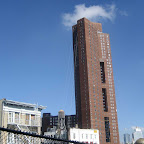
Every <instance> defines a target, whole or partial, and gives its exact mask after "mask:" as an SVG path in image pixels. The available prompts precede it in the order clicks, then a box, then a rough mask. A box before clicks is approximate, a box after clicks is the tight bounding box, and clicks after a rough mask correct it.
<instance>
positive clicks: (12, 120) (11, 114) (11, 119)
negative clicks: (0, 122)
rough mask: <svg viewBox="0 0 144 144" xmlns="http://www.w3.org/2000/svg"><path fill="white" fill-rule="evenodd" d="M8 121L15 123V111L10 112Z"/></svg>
mask: <svg viewBox="0 0 144 144" xmlns="http://www.w3.org/2000/svg"><path fill="white" fill-rule="evenodd" d="M8 122H9V123H13V122H14V119H13V112H9V114H8Z"/></svg>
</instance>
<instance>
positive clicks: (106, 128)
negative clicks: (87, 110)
mask: <svg viewBox="0 0 144 144" xmlns="http://www.w3.org/2000/svg"><path fill="white" fill-rule="evenodd" d="M104 121H105V133H106V142H110V124H109V117H104Z"/></svg>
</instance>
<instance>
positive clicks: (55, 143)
mask: <svg viewBox="0 0 144 144" xmlns="http://www.w3.org/2000/svg"><path fill="white" fill-rule="evenodd" d="M0 144H83V143H81V142H77V141H69V140H63V139H56V138H50V137H47V136H42V135H37V134H33V133H27V132H21V131H16V130H11V129H7V128H2V127H0Z"/></svg>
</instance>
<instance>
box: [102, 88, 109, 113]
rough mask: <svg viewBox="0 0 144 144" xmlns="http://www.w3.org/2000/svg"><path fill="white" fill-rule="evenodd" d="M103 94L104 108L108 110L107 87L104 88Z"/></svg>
mask: <svg viewBox="0 0 144 144" xmlns="http://www.w3.org/2000/svg"><path fill="white" fill-rule="evenodd" d="M102 96H103V108H104V111H105V112H108V104H107V94H106V88H102Z"/></svg>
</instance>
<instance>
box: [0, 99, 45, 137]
mask: <svg viewBox="0 0 144 144" xmlns="http://www.w3.org/2000/svg"><path fill="white" fill-rule="evenodd" d="M45 108H46V107H44V106H37V105H36V104H29V103H24V102H17V101H12V100H6V99H2V100H0V127H4V128H9V129H13V130H21V131H24V132H31V133H37V134H41V110H43V109H45Z"/></svg>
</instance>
